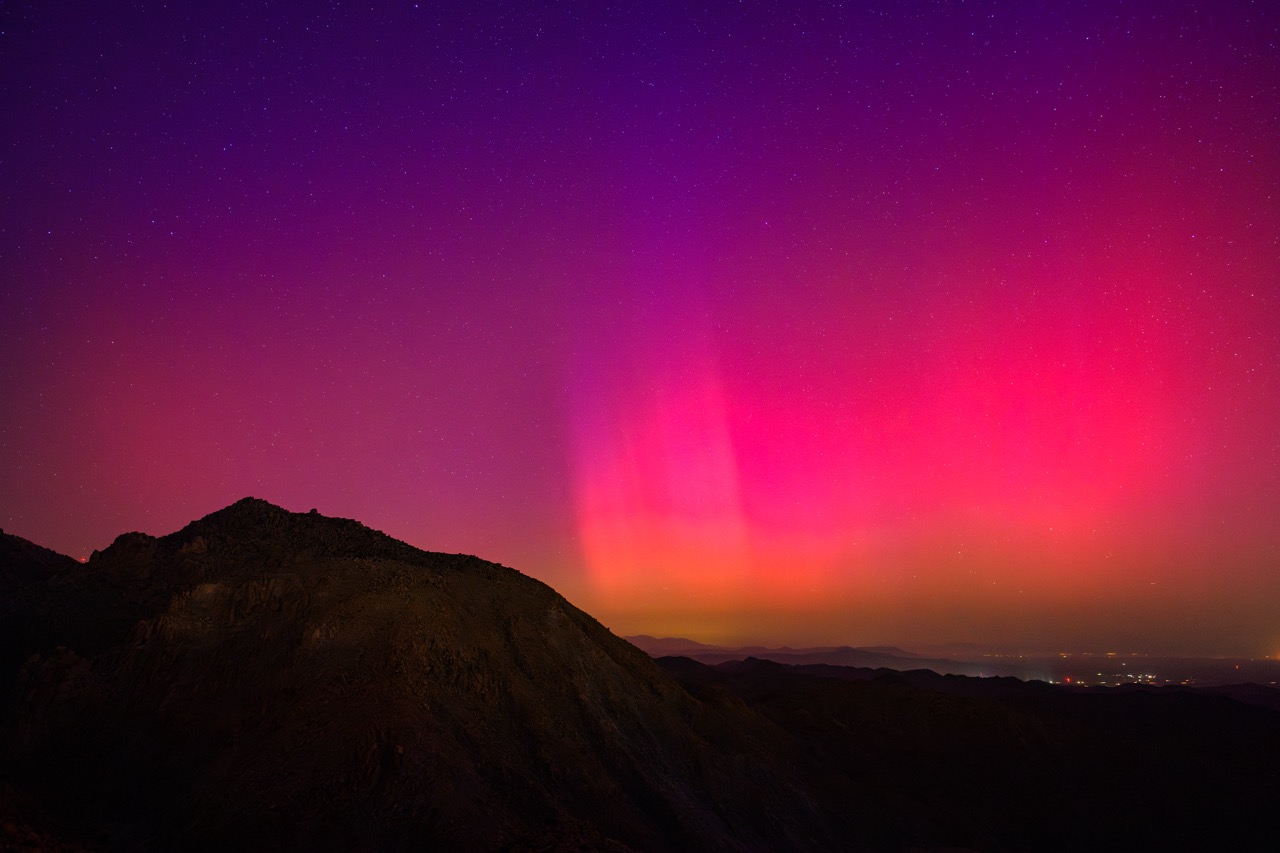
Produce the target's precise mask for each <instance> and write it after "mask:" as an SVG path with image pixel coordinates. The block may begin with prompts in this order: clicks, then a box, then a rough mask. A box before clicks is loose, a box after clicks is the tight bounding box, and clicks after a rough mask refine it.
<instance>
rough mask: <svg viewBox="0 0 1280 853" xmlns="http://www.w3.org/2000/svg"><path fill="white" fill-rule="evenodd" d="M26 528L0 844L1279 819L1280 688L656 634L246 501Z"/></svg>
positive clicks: (120, 845) (479, 570)
mask: <svg viewBox="0 0 1280 853" xmlns="http://www.w3.org/2000/svg"><path fill="white" fill-rule="evenodd" d="M28 546H30V543H26V544H25V545H24V544H22V540H17V541H16V542H14V543H12V546H11V544H10V542H9V539H8V538H7V539H6V540H5V545H4V551H3V552H0V555H2V556H3V560H4V562H3V564H0V577H2V578H6V579H9V578H12V579H14V580H12V581H11V582H10V581H6V583H7V584H8V585H7V586H6V588H5V597H4V599H3V606H2V607H0V650H2V653H0V667H2V669H0V691H2V693H0V849H33V850H34V849H50V850H65V851H84V850H138V849H144V850H179V849H181V850H188V849H219V850H221V849H259V850H265V849H272V850H275V849H293V850H302V849H306V850H313V849H322V850H409V849H412V850H513V851H514V850H520V851H586V850H602V851H625V850H645V851H647V850H717V851H718V850H726V851H732V850H739V851H747V850H752V851H754V850H797V851H805V850H815V851H816V850H832V851H834V850H918V851H941V850H944V849H950V850H958V849H969V850H990V851H1016V850H1079V849H1095V850H1096V849H1115V850H1119V849H1164V850H1194V849H1233V850H1270V849H1273V845H1274V837H1273V836H1272V835H1271V832H1272V830H1271V825H1270V824H1271V810H1272V808H1273V804H1274V802H1276V801H1280V771H1277V769H1276V768H1277V767H1280V713H1277V712H1276V711H1275V710H1274V709H1273V708H1272V707H1270V706H1271V705H1272V703H1273V699H1274V691H1271V692H1268V690H1269V688H1264V687H1257V686H1250V687H1241V688H1237V689H1232V690H1223V691H1219V693H1218V694H1208V693H1205V692H1200V691H1192V690H1185V689H1180V690H1156V689H1148V688H1138V689H1135V690H1125V689H1116V690H1102V689H1097V688H1090V689H1088V690H1069V689H1061V688H1058V687H1056V686H1050V685H1048V684H1043V683H1027V682H1022V681H1018V680H1016V679H1012V678H987V679H976V678H965V677H960V676H944V675H938V674H936V673H934V672H931V671H928V670H924V669H919V668H910V669H907V670H906V671H893V670H888V669H872V668H865V667H864V668H855V667H842V666H833V665H829V664H816V665H786V664H779V663H775V662H768V661H761V660H756V659H748V660H746V661H736V662H730V663H724V664H721V665H719V666H707V665H704V664H702V663H698V662H696V661H693V660H690V659H688V658H678V657H668V658H663V659H661V660H659V661H656V662H655V661H654V660H653V659H651V658H650V657H649V656H648V655H646V654H645V653H644V652H642V651H641V650H640V649H637V648H636V647H634V646H632V645H631V644H629V643H626V642H624V641H623V640H620V639H619V638H617V637H615V636H613V635H612V634H610V633H609V632H608V631H607V630H605V629H604V628H603V627H602V626H601V625H600V624H599V623H597V622H596V621H595V620H594V619H592V618H591V617H590V616H588V615H587V614H585V613H583V612H582V611H580V610H577V609H576V608H574V607H573V606H572V605H570V604H569V603H568V602H567V601H565V600H564V599H563V598H562V597H560V596H559V595H558V594H556V593H555V592H554V591H553V590H552V589H550V588H549V587H547V586H545V585H544V584H542V583H539V582H538V581H535V580H533V579H530V578H528V577H525V576H524V575H521V574H520V573H518V572H516V571H514V570H512V569H508V568H505V567H502V566H498V565H496V564H493V563H488V562H485V561H483V560H479V559H477V558H475V557H469V556H464V555H451V554H437V553H429V552H424V551H420V550H418V549H415V548H413V547H411V546H409V545H406V544H404V543H402V542H398V541H396V540H394V539H391V538H390V537H388V536H386V535H384V534H381V533H378V532H376V531H373V530H370V529H368V528H366V527H364V526H363V525H361V524H359V523H357V522H355V521H349V520H344V519H335V518H328V517H325V516H321V515H319V514H318V513H315V512H314V511H313V512H312V513H306V514H302V513H292V512H287V511H285V510H283V509H280V508H279V507H275V506H272V505H271V504H268V503H266V502H264V501H259V500H254V499H246V500H243V501H240V502H238V503H236V504H234V505H232V506H230V507H228V508H226V509H224V510H221V511H219V512H215V513H213V514H212V515H209V516H207V517H205V518H203V519H200V520H199V521H196V522H193V523H192V524H190V525H188V526H187V527H185V528H183V529H182V530H180V531H178V532H176V533H173V534H170V535H168V536H162V537H159V538H155V537H151V536H147V535H145V534H141V533H129V534H124V535H122V536H120V537H119V538H117V539H116V541H115V542H114V543H113V544H112V545H111V546H110V547H109V548H107V549H106V550H104V551H102V552H100V553H99V552H95V553H94V555H93V556H92V557H91V559H90V560H89V562H88V563H87V564H85V565H81V564H79V563H76V562H75V561H72V560H69V559H66V558H60V557H58V556H57V555H52V552H47V551H44V549H38V548H36V547H35V546H30V547H28ZM50 555H52V556H50ZM870 653H872V654H888V653H890V652H889V650H879V649H877V650H870ZM910 660H911V661H913V662H914V665H915V667H919V666H921V662H920V660H918V659H914V658H913V659H910ZM1237 699H1241V700H1242V701H1236V700H1237ZM1245 702H1250V703H1251V704H1245Z"/></svg>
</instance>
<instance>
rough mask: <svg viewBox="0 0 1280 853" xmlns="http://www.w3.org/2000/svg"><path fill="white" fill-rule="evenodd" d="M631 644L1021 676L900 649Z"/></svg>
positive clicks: (706, 655) (701, 656)
mask: <svg viewBox="0 0 1280 853" xmlns="http://www.w3.org/2000/svg"><path fill="white" fill-rule="evenodd" d="M624 639H626V640H627V641H628V642H630V643H632V644H633V645H635V646H637V647H639V648H641V649H643V650H644V651H646V652H648V653H649V654H650V655H653V656H654V657H664V656H680V657H687V658H691V659H692V660H696V661H699V662H700V663H708V664H717V663H726V662H728V661H735V660H743V659H745V658H748V657H756V658H761V659H763V660H771V661H775V662H777V663H790V664H829V665H833V666H860V667H868V668H871V669H879V668H884V669H898V670H910V669H930V670H933V671H934V672H937V673H940V674H943V675H969V676H974V677H986V676H995V675H1017V674H1018V672H1017V669H1016V668H1015V667H1012V666H1004V665H1001V664H998V663H996V664H992V663H984V662H975V661H960V660H951V659H947V658H935V657H926V656H924V655H918V654H914V653H912V652H908V651H903V650H902V649H900V648H897V647H896V646H869V647H853V646H821V647H817V648H802V649H792V648H787V647H783V648H768V647H765V646H741V647H733V646H712V645H707V644H705V643H698V642H694V641H693V640H686V639H683V638H680V637H662V638H657V637H650V636H647V635H645V634H640V635H638V636H634V637H625V638H624Z"/></svg>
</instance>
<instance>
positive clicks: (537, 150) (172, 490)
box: [0, 0, 1280, 655]
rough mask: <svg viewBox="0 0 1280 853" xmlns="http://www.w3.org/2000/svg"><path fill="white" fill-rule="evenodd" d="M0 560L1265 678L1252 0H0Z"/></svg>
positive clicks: (1268, 58)
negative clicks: (259, 570)
mask: <svg viewBox="0 0 1280 853" xmlns="http://www.w3.org/2000/svg"><path fill="white" fill-rule="evenodd" d="M0 29H2V30H3V34H2V35H0V63H2V66H0V98H2V99H3V100H2V101H0V114H2V115H3V116H4V119H3V121H0V170H2V176H3V180H0V198H2V199H3V212H2V214H0V276H2V279H0V392H2V394H3V396H2V397H0V399H3V400H4V417H3V418H0V525H3V527H4V529H5V530H6V531H8V532H11V533H16V534H18V535H21V536H24V537H27V538H29V539H32V540H34V541H36V542H38V543H40V544H42V545H46V546H48V547H51V548H54V549H56V550H60V551H63V552H65V553H68V554H71V555H72V556H75V557H78V558H82V557H86V556H87V555H88V554H89V553H90V551H91V550H93V549H95V548H102V547H105V546H106V545H107V544H108V543H109V542H110V541H111V539H112V538H113V537H114V536H115V535H116V534H117V533H120V532H123V531H126V530H133V529H140V530H143V531H146V532H149V533H153V534H163V533H168V532H171V531H173V530H175V529H177V528H179V527H181V526H182V525H183V524H185V523H186V522H187V521H189V520H191V519H192V518H195V517H198V516H201V515H204V514H206V513H208V512H211V511H213V510H215V509H217V508H220V507H221V506H224V505H226V504H228V503H230V502H232V501H234V500H236V499H238V498H240V497H243V496H245V495H255V496H257V497H262V498H266V499H268V500H271V501H273V502H275V503H279V504H281V505H284V506H286V507H288V508H290V509H295V510H307V509H310V508H311V507H317V508H319V509H320V510H321V511H322V512H325V513H327V514H331V515H340V516H347V517H355V518H358V519H360V520H361V521H363V522H365V523H366V524H369V525H370V526H372V527H376V528H379V529H382V530H385V531H387V532H388V533H390V534H392V535H394V536H396V537H398V538H401V539H404V540H406V541H408V542H410V543H412V544H414V545H417V546H420V547H423V548H428V549H433V550H445V551H464V552H469V553H475V554H478V555H480V556H482V557H485V558H488V559H492V560H496V561H500V562H503V563H506V564H508V565H511V566H514V567H516V568H518V569H520V570H522V571H524V572H526V573H528V574H531V575H534V576H536V577H539V578H542V579H544V580H546V581H547V582H549V583H551V584H552V585H553V586H555V587H557V588H558V589H560V590H561V591H562V592H564V593H565V594H566V595H567V596H568V597H569V598H570V600H572V601H573V602H574V603H576V604H578V605H579V606H581V607H583V608H584V609H586V610H588V611H589V612H591V613H593V614H594V615H596V616H598V617H599V618H600V619H601V620H602V621H604V622H605V623H606V624H607V625H609V626H610V627H612V628H613V629H614V630H615V631H617V632H618V633H639V632H646V633H652V634H680V635H684V636H689V637H693V638H695V639H701V640H708V641H718V642H732V641H741V642H757V641H759V642H772V643H788V642H789V643H792V644H800V643H844V642H847V643H855V644H857V643H862V644H869V643H878V642H892V643H899V644H902V645H910V644H912V643H933V642H947V641H976V642H982V643H988V644H993V645H1001V646H1017V647H1026V648H1037V649H1044V650H1054V649H1057V648H1073V649H1096V650H1101V649H1103V648H1106V647H1120V648H1123V649H1125V650H1131V649H1137V650H1146V651H1185V652H1201V653H1233V654H1255V655H1262V654H1270V655H1277V654H1280V427H1277V424H1280V210H1278V206H1277V198H1278V193H1280V150H1278V149H1280V7H1278V6H1276V5H1275V4H1273V3H1266V2H1258V3H1247V2H1222V3H1191V2H1178V0H1174V2H1167V3H1146V2H1144V3H1138V2H1097V3H1090V2H1076V3H1060V4H1029V3H1021V2H953V3H935V2H929V3H926V2H918V3H911V2H883V3H853V4H844V5H838V4H832V3H804V2H802V3H744V4H729V3H709V4H686V3H672V4H654V3H636V4H619V5H606V4H602V3H589V2H588V3H578V4H572V3H556V4H541V3H519V4H517V3H510V4H499V3H465V4H464V3H457V4H446V5H445V6H444V7H441V6H438V5H437V4H432V3H426V2H421V3H417V4H415V3H411V2H402V3H373V4H369V3H363V4H347V3H281V4H273V7H272V8H271V9H264V8H263V4H210V3H194V2H170V3H165V4H161V3H115V2H102V3H66V4H53V3H21V2H20V3H6V4H4V5H3V6H0Z"/></svg>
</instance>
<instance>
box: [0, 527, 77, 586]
mask: <svg viewBox="0 0 1280 853" xmlns="http://www.w3.org/2000/svg"><path fill="white" fill-rule="evenodd" d="M78 565H80V564H79V563H77V562H76V561H75V560H73V559H71V558H70V557H64V556H63V555H62V554H59V553H58V552H56V551H50V550H49V549H48V548H42V547H40V546H39V545H37V544H35V543H34V542H28V541H27V540H26V539H23V538H21V537H19V536H14V535H13V534H12V533H5V532H4V531H3V530H0V597H3V598H8V597H9V596H11V595H13V593H14V592H16V591H17V590H18V589H19V588H21V587H23V586H26V585H27V584H30V583H35V582H38V581H43V580H46V579H48V578H50V577H52V576H53V575H55V574H58V573H59V572H65V571H70V570H71V569H74V568H75V567H76V566H78Z"/></svg>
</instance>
